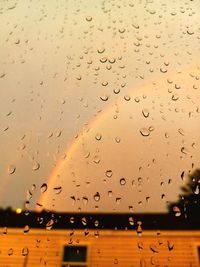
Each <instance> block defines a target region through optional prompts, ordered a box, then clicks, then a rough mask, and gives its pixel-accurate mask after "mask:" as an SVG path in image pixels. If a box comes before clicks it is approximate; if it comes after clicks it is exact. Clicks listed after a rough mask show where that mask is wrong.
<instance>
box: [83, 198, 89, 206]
mask: <svg viewBox="0 0 200 267" xmlns="http://www.w3.org/2000/svg"><path fill="white" fill-rule="evenodd" d="M82 200H83V204H84V205H87V204H88V198H87V197H83V198H82Z"/></svg>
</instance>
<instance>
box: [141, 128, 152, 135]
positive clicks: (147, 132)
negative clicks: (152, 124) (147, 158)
mask: <svg viewBox="0 0 200 267" xmlns="http://www.w3.org/2000/svg"><path fill="white" fill-rule="evenodd" d="M140 133H141V135H142V136H149V135H150V131H149V129H148V128H142V129H141V130H140Z"/></svg>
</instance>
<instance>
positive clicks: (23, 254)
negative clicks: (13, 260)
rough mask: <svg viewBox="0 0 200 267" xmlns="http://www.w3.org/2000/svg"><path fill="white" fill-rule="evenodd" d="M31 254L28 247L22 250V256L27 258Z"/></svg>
mask: <svg viewBox="0 0 200 267" xmlns="http://www.w3.org/2000/svg"><path fill="white" fill-rule="evenodd" d="M28 254H29V249H28V248H27V247H24V248H23V249H22V256H27V255H28Z"/></svg>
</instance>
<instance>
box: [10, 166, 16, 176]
mask: <svg viewBox="0 0 200 267" xmlns="http://www.w3.org/2000/svg"><path fill="white" fill-rule="evenodd" d="M15 171H16V167H15V165H12V164H11V165H9V166H8V173H9V174H13V173H15Z"/></svg>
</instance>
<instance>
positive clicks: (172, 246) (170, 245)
mask: <svg viewBox="0 0 200 267" xmlns="http://www.w3.org/2000/svg"><path fill="white" fill-rule="evenodd" d="M167 247H168V250H169V251H172V250H173V249H174V244H172V243H171V242H170V241H169V240H167Z"/></svg>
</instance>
